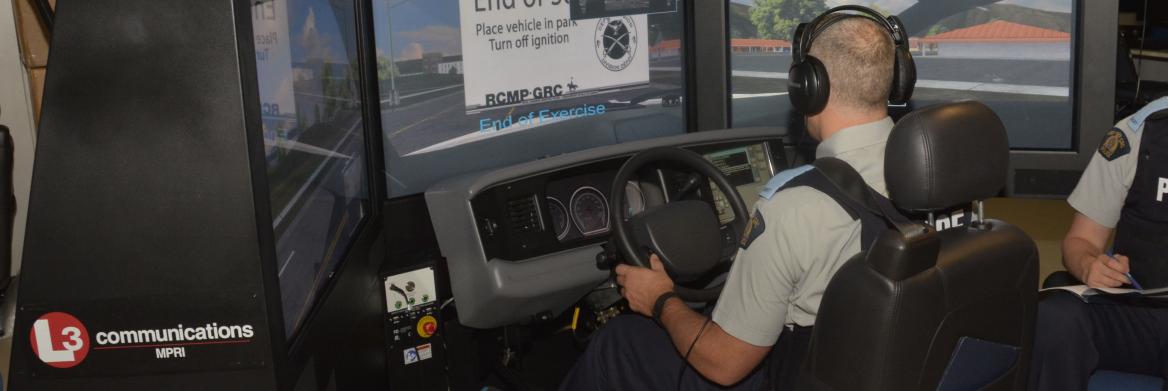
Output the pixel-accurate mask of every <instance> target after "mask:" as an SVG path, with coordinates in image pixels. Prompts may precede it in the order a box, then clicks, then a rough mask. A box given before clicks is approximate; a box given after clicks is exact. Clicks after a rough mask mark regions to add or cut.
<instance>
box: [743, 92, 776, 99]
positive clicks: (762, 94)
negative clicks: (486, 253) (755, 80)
mask: <svg viewBox="0 0 1168 391" xmlns="http://www.w3.org/2000/svg"><path fill="white" fill-rule="evenodd" d="M783 95H787V93H786V92H766V93H761V94H733V95H731V96H730V97H731V98H734V99H743V98H762V97H765V96H783Z"/></svg>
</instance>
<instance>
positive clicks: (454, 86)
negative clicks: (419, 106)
mask: <svg viewBox="0 0 1168 391" xmlns="http://www.w3.org/2000/svg"><path fill="white" fill-rule="evenodd" d="M459 87H462V84H455V85H452V86H446V87H439V88H435V89H432V90H426V91H422V92H415V93H413V94H409V95H402V96H399V97H398V98H397V100H402V99H409V98H413V97H415V96H421V95H426V94H433V93H435V92H438V91H446V90H450V89H455V88H459ZM389 101H390V99H382V100H381V104H386V103H389Z"/></svg>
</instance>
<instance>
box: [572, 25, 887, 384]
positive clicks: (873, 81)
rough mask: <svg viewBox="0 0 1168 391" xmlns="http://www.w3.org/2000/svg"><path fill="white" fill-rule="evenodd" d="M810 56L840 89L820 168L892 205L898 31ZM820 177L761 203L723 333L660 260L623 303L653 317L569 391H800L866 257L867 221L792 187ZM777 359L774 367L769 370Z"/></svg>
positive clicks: (831, 42)
mask: <svg viewBox="0 0 1168 391" xmlns="http://www.w3.org/2000/svg"><path fill="white" fill-rule="evenodd" d="M810 54H811V55H813V56H815V57H816V58H818V59H820V60H821V61H822V62H823V63H824V65H825V67H826V69H827V73H828V77H829V79H830V94H829V99H828V103H827V106H826V108H825V109H823V111H822V112H820V113H818V114H815V115H811V116H807V117H806V124H807V128H808V132H809V133H810V135H811V136H812V137H814V138H815V139H817V140H821V141H822V142H821V143H820V144H819V146H818V149H817V150H816V157H817V158H824V157H835V158H838V159H840V160H843V161H844V162H846V163H848V164H849V165H851V166H852V167H853V168H855V169H856V171H858V172H859V173H860V176H861V177H863V179H864V181H865V182H866V183H867V184H868V185H869V186H870V187H872V188H873V189H875V190H876V191H877V192H879V193H880V194H882V195H887V191H886V190H885V182H884V150H885V144H886V143H887V140H888V135H889V133H890V132H891V130H892V126H893V122H892V120H891V119H890V118H889V117H888V112H887V99H888V96H889V89H890V87H891V84H892V75H893V42H892V40H891V38H890V35H889V33H888V31H887V30H886V29H885V28H883V27H881V26H879V25H877V24H876V23H875V22H873V21H872V20H871V19H868V18H865V17H849V18H847V19H845V20H842V21H839V22H837V23H833V24H831V25H830V26H829V27H827V28H825V29H824V30H822V32H821V33H820V34H819V35H818V36H816V38H815V41H814V45H812V46H811V47H810ZM810 169H811V167H810V166H803V167H800V168H796V169H792V170H788V171H785V172H783V173H780V174H779V175H777V176H776V177H775V178H774V179H773V180H772V181H771V182H770V183H768V184H767V186H766V187H765V188H764V190H763V191H762V192H761V193H760V196H761V197H762V198H760V200H759V202H758V203H757V204H756V205H755V206H754V210H753V213H752V217H751V222H750V224H748V225H749V228H748V229H747V231H748V232H744V233H743V238H742V241H741V242H740V247H741V249H740V250H739V252H738V255H737V258H736V261H735V263H734V265H733V267H732V268H731V271H730V274H729V276H728V278H727V281H726V284H725V288H724V289H723V290H722V294H721V297H720V298H719V299H718V302H717V305H716V306H715V309H714V311H713V316H712V318H711V319H712V321H710V320H708V319H707V318H706V316H705V315H703V314H701V313H698V312H695V311H694V310H692V309H690V308H689V307H688V306H687V305H686V304H685V303H684V302H682V301H681V300H680V299H677V298H676V297H675V296H673V295H671V293H672V290H673V281H671V280H670V279H669V276H668V275H667V274H666V272H665V271H664V269H663V267H662V264H661V262H660V261H659V260H657V258H656V256H651V257H650V262H651V266H652V267H651V268H640V267H631V266H627V265H621V266H618V267H617V269H616V273H617V282H618V283H619V284H620V285H621V286H622V287H623V289H622V294H623V295H624V297H625V298H627V299H628V301H629V306H630V308H632V310H633V311H636V312H638V313H640V314H642V315H646V316H621V317H617V318H615V319H613V320H612V321H610V322H609V323H608V324H607V325H606V326H605V327H604V329H602V330H601V331H600V332H598V333H597V335H596V336H595V337H594V338H593V340H592V341H591V342H590V344H589V347H588V350H587V351H586V352H585V353H584V355H583V357H582V358H581V359H580V360H579V362H578V363H577V364H576V367H575V368H573V370H572V372H571V373H570V374H569V375H568V377H567V378H566V379H565V381H564V383H563V385H562V386H561V388H562V389H568V390H613V389H621V390H674V389H720V388H721V387H733V388H734V389H762V388H767V387H769V388H777V389H786V387H789V386H790V385H791V384H792V382H793V379H794V378H795V376H793V374H795V373H797V371H798V367H799V362H800V361H801V360H802V358H803V355H804V353H805V351H806V349H807V345H808V342H809V340H810V336H811V326H813V325H814V324H815V315H816V312H817V310H818V308H819V303H820V298H821V297H822V296H823V291H824V289H825V288H826V286H827V283H828V281H829V280H830V279H831V277H832V275H834V274H835V272H836V270H838V269H839V267H840V266H841V265H843V263H844V262H846V261H847V260H848V259H849V258H851V257H852V256H853V255H855V254H857V253H859V251H860V247H861V245H860V242H861V224H860V221H859V220H857V219H855V218H853V217H851V216H850V215H849V214H848V213H847V212H846V211H845V210H844V209H843V208H842V207H841V206H840V204H839V203H837V202H836V201H835V200H833V198H832V197H830V196H829V195H827V194H825V193H823V192H821V191H819V190H816V189H814V188H812V187H808V186H794V187H791V186H785V185H787V182H788V181H791V180H793V178H797V177H800V176H802V175H804V174H805V173H807V172H808V171H809V170H810ZM650 317H652V318H653V319H650ZM654 319H656V320H657V322H659V323H655V322H654ZM699 337H700V338H699ZM772 349H774V352H773V354H771V357H772V359H771V360H772V361H771V362H770V364H769V365H771V367H770V368H769V369H761V368H763V367H765V366H763V365H760V363H762V362H763V360H764V358H766V357H767V356H768V353H771V351H772ZM685 356H688V363H687V362H686V360H684V359H683V357H685ZM768 372H769V373H771V374H772V375H767V373H768ZM768 382H769V384H768Z"/></svg>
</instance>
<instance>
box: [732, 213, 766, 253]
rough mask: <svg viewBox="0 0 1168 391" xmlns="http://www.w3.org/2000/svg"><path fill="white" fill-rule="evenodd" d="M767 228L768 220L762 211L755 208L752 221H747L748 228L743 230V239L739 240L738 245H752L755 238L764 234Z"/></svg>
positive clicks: (751, 217)
mask: <svg viewBox="0 0 1168 391" xmlns="http://www.w3.org/2000/svg"><path fill="white" fill-rule="evenodd" d="M765 230H766V221H763V219H762V213H761V212H760V211H759V210H758V209H755V210H754V213H753V214H752V215H751V216H750V221H749V222H747V223H746V229H744V230H742V239H741V240H739V241H738V246H739V247H742V248H743V249H745V248H747V247H750V244H751V243H754V240H755V239H758V237H759V236H761V235H762V231H765Z"/></svg>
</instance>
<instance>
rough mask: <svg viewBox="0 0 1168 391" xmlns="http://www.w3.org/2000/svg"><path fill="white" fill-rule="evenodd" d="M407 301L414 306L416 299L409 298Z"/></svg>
mask: <svg viewBox="0 0 1168 391" xmlns="http://www.w3.org/2000/svg"><path fill="white" fill-rule="evenodd" d="M406 301H407V302H409V303H410V304H414V298H412V297H411V298H409V300H406Z"/></svg>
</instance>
